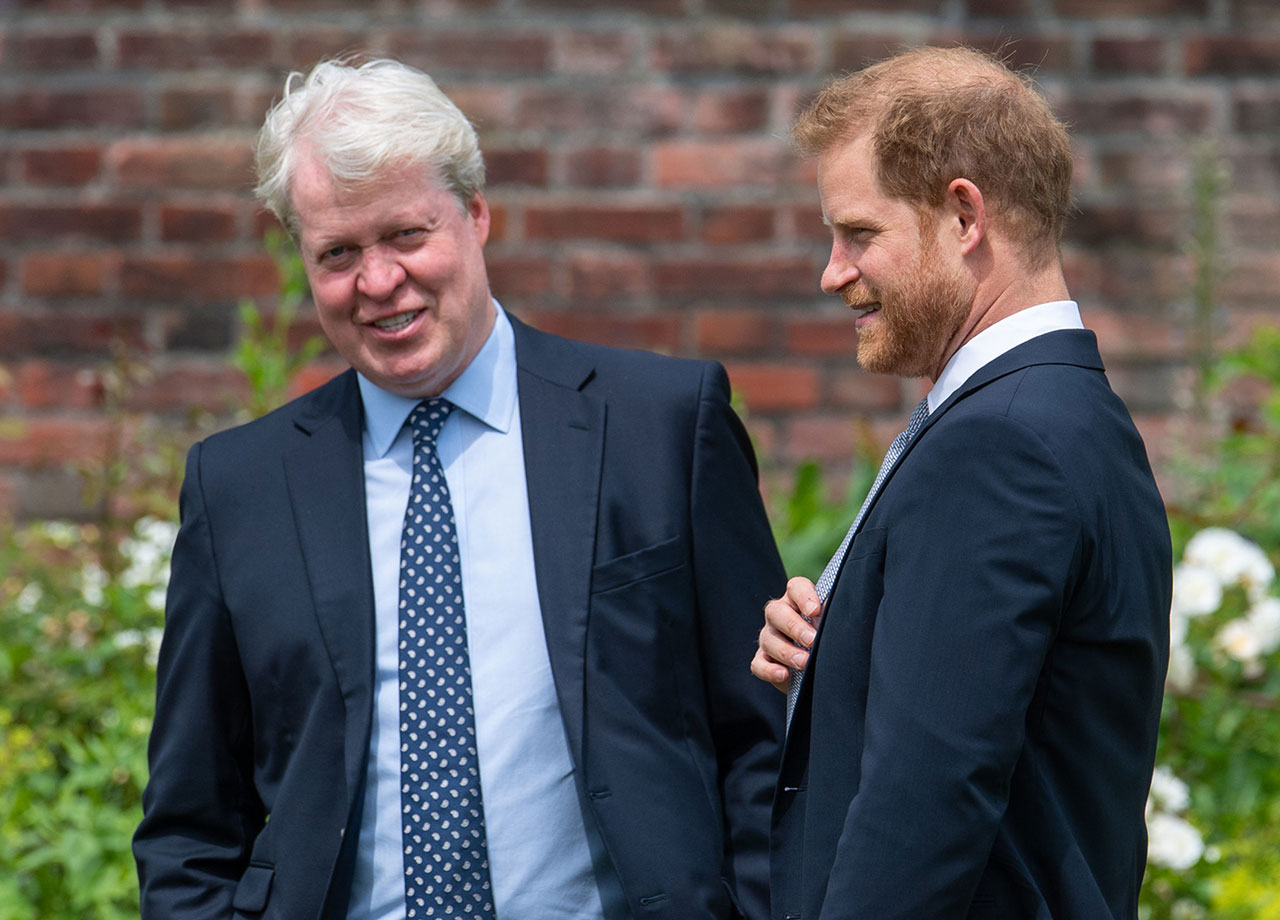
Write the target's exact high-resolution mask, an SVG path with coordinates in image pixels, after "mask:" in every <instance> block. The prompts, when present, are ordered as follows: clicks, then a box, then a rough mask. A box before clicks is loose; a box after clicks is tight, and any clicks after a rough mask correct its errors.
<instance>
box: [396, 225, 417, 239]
mask: <svg viewBox="0 0 1280 920" xmlns="http://www.w3.org/2000/svg"><path fill="white" fill-rule="evenodd" d="M421 233H422V228H421V227H409V228H407V229H405V230H398V231H396V237H397V238H399V239H412V238H414V237H416V236H418V235H419V234H421Z"/></svg>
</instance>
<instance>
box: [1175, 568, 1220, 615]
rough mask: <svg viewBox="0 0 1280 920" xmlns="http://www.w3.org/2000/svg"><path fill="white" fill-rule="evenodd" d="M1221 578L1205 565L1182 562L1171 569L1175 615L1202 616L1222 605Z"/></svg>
mask: <svg viewBox="0 0 1280 920" xmlns="http://www.w3.org/2000/svg"><path fill="white" fill-rule="evenodd" d="M1222 587H1223V579H1222V578H1221V577H1220V576H1219V574H1218V572H1217V571H1216V570H1215V569H1213V568H1211V567H1210V566H1207V565H1200V564H1197V563H1188V562H1184V563H1182V564H1181V565H1179V566H1176V567H1175V568H1174V570H1173V606H1172V609H1171V610H1170V613H1172V614H1173V615H1175V616H1181V617H1202V616H1205V615H1206V614H1210V613H1213V612H1214V611H1215V610H1217V609H1218V608H1219V607H1221V606H1222Z"/></svg>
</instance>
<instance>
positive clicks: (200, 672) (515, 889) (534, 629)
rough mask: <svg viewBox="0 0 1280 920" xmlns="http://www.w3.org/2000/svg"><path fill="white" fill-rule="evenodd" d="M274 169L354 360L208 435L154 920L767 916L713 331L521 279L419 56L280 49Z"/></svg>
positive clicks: (474, 149) (458, 125) (185, 594)
mask: <svg viewBox="0 0 1280 920" xmlns="http://www.w3.org/2000/svg"><path fill="white" fill-rule="evenodd" d="M257 169H258V176H259V187H258V192H259V195H260V197H261V198H262V199H263V201H264V202H265V204H266V206H267V207H268V208H269V209H270V210H271V211H272V212H273V213H275V214H276V215H277V216H278V217H279V219H280V220H281V222H282V223H283V224H284V225H285V227H287V228H288V230H289V232H290V233H291V234H292V236H293V238H294V240H295V241H296V242H297V244H298V247H299V250H300V252H301V254H302V259H303V263H304V265H305V268H306V272H307V277H308V280H309V281H310V284H311V291H312V295H313V297H314V300H315V305H316V311H317V314H318V316H319V320H320V323H321V325H322V327H323V329H324V331H325V333H326V334H327V336H328V337H329V339H330V341H331V342H332V343H333V345H334V347H335V348H336V349H337V351H338V352H339V353H340V354H341V355H342V356H343V357H344V358H345V359H346V360H347V361H348V362H349V363H350V365H351V368H352V369H351V370H349V371H348V372H346V373H344V374H342V375H340V376H338V377H337V378H335V379H334V380H332V381H330V382H329V383H327V384H325V385H324V386H322V387H320V388H318V389H317V390H315V391H313V392H312V393H309V394H307V395H305V396H303V397H301V398H300V399H298V400H295V401H294V402H292V403H290V404H289V405H287V406H285V407H283V408H282V409H280V410H278V411H276V412H274V413H272V414H270V415H268V416H266V417H264V418H262V419H259V420H257V421H255V422H252V423H250V424H248V425H245V426H242V427H239V428H235V429H232V430H230V431H227V432H223V433H221V434H219V435H215V436H214V437H211V438H209V439H207V440H206V441H204V442H202V443H200V444H197V445H195V446H194V447H193V448H192V450H191V453H190V455H189V458H188V463H187V474H186V479H185V481H184V484H183V489H182V526H181V529H180V531H179V535H178V538H177V544H176V547H175V549H174V553H173V571H172V577H171V582H170V589H169V597H168V601H167V605H166V626H165V637H164V643H163V646H162V649H161V653H160V662H159V669H158V692H157V707H156V720H155V726H154V729H153V732H152V739H151V748H150V763H151V780H150V782H149V784H148V787H147V791H146V795H145V799H144V810H145V816H144V818H143V821H142V824H141V826H140V827H139V829H138V832H137V835H136V837H135V840H134V851H135V854H136V856H137V861H138V869H139V877H140V880H141V886H142V916H143V918H144V920H161V918H163V920H182V918H195V917H200V918H224V917H225V918H231V917H264V918H266V917H271V918H285V920H302V918H343V920H389V918H403V917H437V916H460V917H461V916H465V917H477V918H478V917H489V918H492V917H495V916H499V917H505V918H513V920H529V918H539V917H556V918H580V920H617V918H625V917H635V916H644V917H655V918H660V917H669V918H673V920H676V918H678V920H689V918H730V917H739V916H745V917H752V918H764V917H765V916H767V914H768V905H767V871H768V870H767V836H768V813H769V807H770V799H771V795H772V783H773V778H774V775H775V771H776V767H777V755H778V744H779V740H780V736H781V722H782V707H781V702H780V700H776V699H774V698H772V693H771V691H769V690H768V688H767V687H766V686H765V685H764V684H761V683H758V682H756V681H754V680H752V678H751V677H750V675H749V673H748V672H747V670H746V669H745V668H744V667H743V666H742V664H741V662H742V659H743V658H744V657H745V656H746V654H747V653H748V651H749V649H750V648H751V647H752V644H753V640H754V633H755V626H754V623H753V621H754V620H755V618H756V616H758V611H759V610H760V608H761V606H762V605H763V604H764V602H765V601H766V599H767V598H768V597H770V596H771V595H773V594H776V593H778V591H779V590H781V588H782V585H783V581H784V579H783V575H782V570H781V565H780V563H779V560H778V557H777V552H776V549H775V547H774V545H773V542H772V538H771V536H770V532H769V528H768V524H767V521H766V519H765V515H764V511H763V508H762V505H761V501H760V497H759V493H758V490H757V485H756V468H755V460H754V457H753V454H752V451H751V447H750V444H749V442H748V440H747V437H746V434H745V432H744V430H743V428H742V425H741V423H740V422H739V420H738V419H737V417H736V416H735V415H734V414H733V412H732V410H731V409H730V408H729V399H728V396H729V393H728V383H727V379H726V376H725V373H724V370H723V368H721V367H720V366H719V365H717V364H713V363H710V362H695V361H683V360H675V359H671V358H663V357H659V356H655V355H650V354H644V353H640V352H626V351H620V350H616V349H608V348H603V347H598V346H589V345H585V344H581V343H575V342H571V341H568V340H566V339H561V338H558V337H555V336H551V335H547V334H544V333H541V332H538V331H536V330H534V329H531V328H529V327H528V326H525V325H524V324H522V323H521V322H519V321H518V320H517V319H515V318H514V317H512V316H509V315H508V314H507V313H506V312H505V311H504V310H503V309H502V308H501V307H500V306H499V305H498V304H497V302H496V301H495V300H494V299H493V297H492V296H491V294H490V291H489V284H488V279H487V275H486V271H485V261H484V254H483V247H484V244H485V241H486V239H487V236H488V233H489V227H490V215H489V206H488V204H487V202H486V201H485V197H484V194H483V184H484V164H483V161H482V159H481V156H480V152H479V149H478V146H477V142H476V137H475V132H474V130H473V129H472V127H471V125H470V124H469V123H468V122H467V120H466V118H465V117H464V116H463V115H462V113H461V112H459V111H458V109H457V108H456V107H455V106H454V105H453V103H452V102H450V101H449V99H448V98H447V97H446V96H445V95H444V94H443V93H441V92H440V90H439V89H438V88H437V87H436V86H435V84H434V83H433V82H432V81H431V79H430V78H429V77H427V76H426V75H425V74H422V73H420V72H418V71H416V70H414V69H412V68H409V67H406V66H404V65H402V64H399V63H397V62H394V61H389V60H379V61H372V62H369V63H365V64H362V65H359V66H352V65H350V64H347V63H341V62H327V63H322V64H320V65H318V66H317V67H316V68H315V69H314V70H313V71H312V72H311V73H310V75H308V76H307V77H305V78H301V77H300V76H298V75H295V76H294V77H291V78H290V80H289V82H288V84H287V86H286V92H285V96H284V98H283V100H282V101H281V102H279V103H278V104H277V105H276V106H275V107H274V108H273V109H272V111H271V112H270V113H269V114H268V116H267V120H266V123H265V125H264V127H263V129H262V132H261V135H260V138H259V145H258V156H257Z"/></svg>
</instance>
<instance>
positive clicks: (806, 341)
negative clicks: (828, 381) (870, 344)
mask: <svg viewBox="0 0 1280 920" xmlns="http://www.w3.org/2000/svg"><path fill="white" fill-rule="evenodd" d="M815 287H816V286H815ZM783 341H784V342H785V343H786V349H787V352H788V353H789V354H793V355H805V356H807V357H843V358H848V359H849V360H850V361H852V360H853V357H854V355H855V354H856V353H857V351H858V332H857V329H856V327H855V326H854V323H853V314H852V313H849V312H844V313H842V314H839V315H835V316H832V317H831V318H830V319H826V318H807V317H802V318H799V319H794V318H793V319H789V320H788V321H787V323H786V326H785V328H784V333H783Z"/></svg>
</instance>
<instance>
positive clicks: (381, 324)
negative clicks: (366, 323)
mask: <svg viewBox="0 0 1280 920" xmlns="http://www.w3.org/2000/svg"><path fill="white" fill-rule="evenodd" d="M421 312H422V311H421V310H414V311H413V312H412V313H398V314H396V315H395V316H389V317H387V318H386V319H379V320H374V322H373V324H374V325H375V326H377V327H378V328H379V329H381V330H382V331H383V332H395V331H396V330H398V329H403V328H404V327H405V326H407V325H409V324H410V323H411V322H413V321H414V319H415V318H417V316H418V314H419V313H421Z"/></svg>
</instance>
